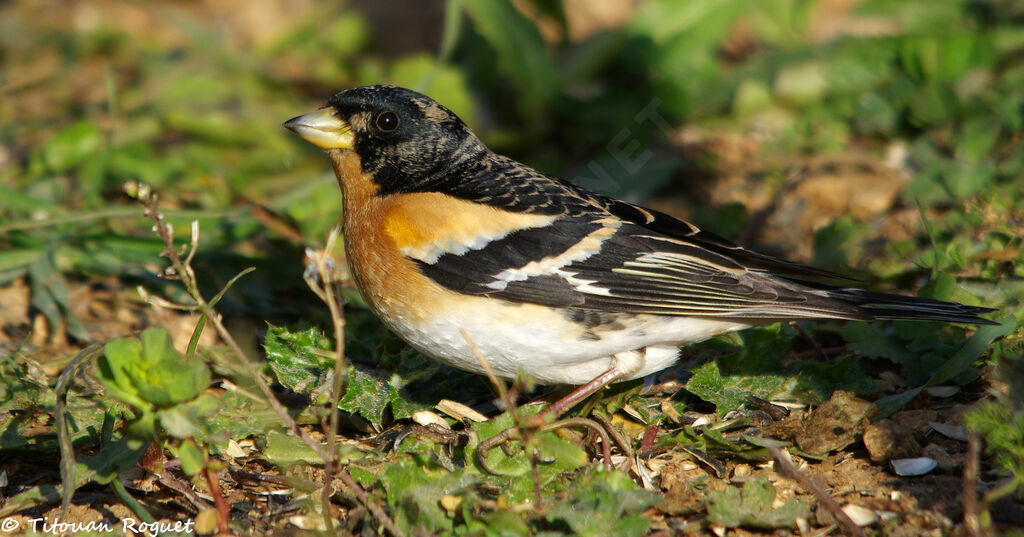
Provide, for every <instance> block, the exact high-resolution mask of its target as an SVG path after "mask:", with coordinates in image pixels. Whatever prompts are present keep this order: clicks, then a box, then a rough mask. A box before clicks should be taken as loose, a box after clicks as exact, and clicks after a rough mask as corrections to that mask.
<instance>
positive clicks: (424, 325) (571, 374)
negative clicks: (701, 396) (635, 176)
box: [284, 85, 996, 414]
mask: <svg viewBox="0 0 1024 537" xmlns="http://www.w3.org/2000/svg"><path fill="white" fill-rule="evenodd" d="M284 127H286V128H287V129H290V130H291V131H293V132H294V133H295V134H297V135H299V136H300V137H302V138H303V139H305V140H306V141H308V142H310V143H312V144H313V145H315V146H317V147H319V148H321V149H323V150H324V151H325V152H326V153H327V156H328V157H329V158H330V161H331V164H332V166H333V169H334V172H335V175H336V177H337V180H338V183H339V185H340V188H341V191H342V205H343V229H344V236H345V251H346V256H347V260H348V263H349V265H350V267H351V271H352V275H353V278H354V280H355V284H356V286H357V287H358V288H359V290H360V292H361V294H362V296H363V298H364V299H365V302H366V304H367V305H368V306H369V308H370V309H371V310H372V311H373V313H374V314H375V315H376V316H377V317H378V318H379V319H380V320H381V321H382V322H383V323H384V324H385V325H386V326H387V327H388V328H389V329H390V330H391V331H393V332H394V333H395V334H397V335H398V336H399V337H401V338H402V339H404V340H405V341H406V342H408V344H409V345H411V346H412V347H414V348H415V349H417V350H419V351H421V352H423V353H425V354H426V355H428V356H431V357H433V358H435V359H437V360H439V361H440V362H443V363H446V364H448V365H451V366H454V367H456V368H459V369H464V370H468V371H472V372H476V373H487V372H488V371H487V370H488V369H490V370H491V371H492V372H493V374H496V375H497V376H500V377H504V378H515V377H516V375H517V374H518V373H519V372H520V371H522V372H525V373H526V374H527V375H529V376H530V377H532V378H533V379H534V380H535V381H536V382H537V383H540V384H559V385H574V386H579V388H577V389H576V390H575V391H574V392H572V393H570V395H567V396H566V397H565V398H563V399H562V400H560V401H558V402H557V403H555V405H558V406H557V407H556V408H557V410H556V414H557V413H558V412H564V411H566V410H568V409H569V408H571V406H572V405H573V404H575V403H576V402H578V401H579V400H581V399H583V398H585V397H587V396H589V395H590V394H592V393H594V392H595V391H597V390H599V389H601V388H603V387H604V386H606V385H608V384H610V383H612V382H619V381H626V380H630V379H636V378H640V377H644V376H647V375H649V374H652V373H655V372H658V371H661V370H663V369H666V368H668V367H670V366H672V365H673V364H674V363H675V362H676V361H677V359H678V358H679V354H680V348H681V347H685V346H687V345H691V344H693V343H697V342H700V341H703V340H706V339H709V338H711V337H714V336H717V335H719V334H724V333H728V332H733V331H737V330H742V329H745V328H750V327H755V326H759V325H764V324H767V323H775V322H779V321H794V320H808V319H840V320H851V321H872V320H901V319H902V320H921V321H940V322H947V323H970V324H996V323H994V322H992V321H990V320H987V319H984V318H982V317H980V316H979V315H981V314H984V313H989V312H992V311H995V310H993V309H990V308H984V307H979V306H970V305H964V304H957V303H951V302H943V301H938V300H931V299H925V298H915V297H910V296H902V295H896V294H888V293H881V292H874V291H870V290H865V289H861V288H858V287H855V286H852V283H853V282H855V281H857V280H854V279H852V278H848V277H846V276H843V275H841V274H838V273H834V272H830V271H826V270H822V269H818V268H814V267H810V266H806V265H802V264H799V263H795V262H790V261H786V260H783V259H780V258H776V257H772V256H768V255H765V254H761V253H757V252H755V251H753V250H750V249H747V248H744V247H741V246H739V245H737V244H734V243H733V242H730V241H729V240H727V239H724V238H722V237H720V236H719V235H716V234H714V233H713V232H711V231H708V230H704V229H701V228H700V227H698V226H696V225H694V224H691V223H688V222H686V221H683V220H681V219H677V218H674V217H672V216H669V215H667V214H664V213H662V212H658V211H655V210H652V209H648V208H644V207H642V206H640V205H636V204H633V203H628V202H625V201H622V200H618V199H614V198H612V197H608V196H605V195H601V194H599V193H596V192H592V191H590V190H587V189H585V188H582V187H580V186H577V185H575V184H573V183H571V182H568V181H564V180H561V179H558V178H556V177H552V176H550V175H547V174H544V173H542V172H540V171H537V170H535V169H533V168H531V167H529V166H527V165H525V164H522V163H519V162H517V161H515V160H513V159H511V158H508V157H505V156H502V155H499V154H497V153H495V152H493V151H491V150H490V149H489V148H488V147H487V146H486V145H485V144H484V142H483V141H481V139H480V138H479V137H477V135H476V134H474V132H473V131H472V130H471V129H470V128H469V127H468V126H467V125H466V123H465V122H463V121H462V120H461V119H460V118H459V117H458V116H456V115H455V114H454V113H452V112H451V111H450V110H449V109H447V108H445V107H444V106H442V105H441V104H439V103H437V102H436V101H435V100H433V99H431V98H430V97H428V96H426V95H423V94H421V93H418V92H416V91H413V90H410V89H406V88H402V87H398V86H391V85H373V86H364V87H358V88H353V89H348V90H345V91H341V92H340V93H337V94H336V95H334V96H333V97H331V98H330V99H329V100H328V101H327V103H326V105H325V106H324V107H322V108H320V109H318V110H316V111H314V112H310V113H308V114H304V115H300V116H298V117H295V118H293V119H290V120H288V121H287V122H285V123H284ZM839 282H843V283H839ZM481 356H482V357H483V359H481V358H480V357H481ZM555 405H553V407H554V406H555Z"/></svg>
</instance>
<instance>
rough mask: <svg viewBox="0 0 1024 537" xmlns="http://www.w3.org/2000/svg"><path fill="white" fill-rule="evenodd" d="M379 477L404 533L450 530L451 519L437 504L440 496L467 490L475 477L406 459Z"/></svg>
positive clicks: (387, 468)
mask: <svg viewBox="0 0 1024 537" xmlns="http://www.w3.org/2000/svg"><path fill="white" fill-rule="evenodd" d="M379 480H380V483H381V486H382V487H383V488H384V490H385V491H386V492H387V497H388V505H390V506H391V509H392V511H393V513H394V517H395V524H397V525H398V527H399V529H401V530H403V531H405V532H406V533H407V534H417V533H420V532H422V533H423V534H434V533H440V532H444V531H451V529H452V519H451V518H449V517H448V515H447V513H446V512H445V511H444V509H443V508H442V507H441V505H440V503H439V500H440V499H441V497H442V496H444V495H446V494H458V493H460V492H462V491H464V490H466V489H468V488H469V487H471V486H472V485H473V483H474V481H475V480H476V478H475V476H474V475H473V474H471V473H469V472H465V471H457V472H448V471H447V470H445V469H443V468H439V467H436V466H432V465H426V464H420V463H419V462H417V461H416V459H414V458H407V459H403V460H401V461H399V462H396V463H393V464H390V465H388V466H387V467H386V468H384V470H383V471H382V472H381V474H380V477H379Z"/></svg>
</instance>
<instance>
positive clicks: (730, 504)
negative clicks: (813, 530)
mask: <svg viewBox="0 0 1024 537" xmlns="http://www.w3.org/2000/svg"><path fill="white" fill-rule="evenodd" d="M774 500H775V487H774V486H772V484H771V483H770V482H769V481H768V479H767V478H765V477H764V476H758V477H757V478H755V479H754V480H752V481H748V482H746V483H744V484H743V491H742V492H740V490H739V489H737V488H736V487H729V488H727V489H725V490H722V491H713V492H711V493H709V494H708V498H707V504H706V508H707V511H708V520H709V521H711V522H712V523H715V524H720V525H722V526H725V527H728V528H736V527H740V526H742V527H746V528H750V529H758V530H770V529H775V528H789V527H793V526H795V525H796V519H797V518H807V517H808V516H810V509H808V507H807V505H805V504H804V503H802V502H800V501H798V500H797V499H795V498H792V499H790V500H789V501H787V502H786V503H784V504H782V505H781V506H780V507H779V508H778V509H773V508H772V502H773V501H774Z"/></svg>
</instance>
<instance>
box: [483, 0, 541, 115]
mask: <svg viewBox="0 0 1024 537" xmlns="http://www.w3.org/2000/svg"><path fill="white" fill-rule="evenodd" d="M463 5H464V6H465V9H466V13H468V14H469V17H470V19H472V20H473V22H474V23H475V27H476V30H477V31H478V32H479V33H480V35H482V36H483V38H484V39H485V40H486V41H487V43H488V44H489V45H490V46H491V47H492V48H493V49H494V51H495V53H496V54H497V58H498V65H497V68H498V71H499V72H500V73H501V74H502V75H503V76H504V77H505V78H507V79H508V80H510V81H511V82H512V83H513V84H514V85H515V86H516V87H517V88H518V89H519V92H520V94H521V98H520V99H518V100H517V102H518V103H519V104H520V107H521V110H522V113H523V114H524V115H526V116H527V117H528V118H529V119H530V120H531V121H533V122H536V121H538V120H540V119H541V117H540V116H541V114H542V112H543V110H545V109H546V106H547V105H548V104H549V103H550V101H551V100H552V98H553V97H554V96H555V95H556V94H557V93H558V91H559V78H558V72H557V71H556V70H555V64H554V62H552V61H551V58H549V57H548V54H547V50H546V45H545V43H544V38H543V37H542V36H541V34H540V31H539V30H538V29H537V27H536V26H534V25H533V23H531V22H530V21H529V20H527V19H526V17H524V16H523V15H522V14H521V13H520V12H519V11H518V10H517V9H516V8H515V7H514V6H513V5H512V2H510V1H509V0H464V2H463Z"/></svg>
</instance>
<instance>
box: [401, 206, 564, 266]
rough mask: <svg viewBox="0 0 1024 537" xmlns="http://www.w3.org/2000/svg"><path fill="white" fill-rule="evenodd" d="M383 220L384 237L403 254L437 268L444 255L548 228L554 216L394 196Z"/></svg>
mask: <svg viewBox="0 0 1024 537" xmlns="http://www.w3.org/2000/svg"><path fill="white" fill-rule="evenodd" d="M391 201H393V203H390V204H389V205H390V207H388V209H387V210H386V211H385V214H384V218H383V222H382V224H383V228H384V232H385V233H386V234H387V235H388V236H390V237H391V239H392V240H393V241H395V245H396V246H397V247H398V249H399V250H401V252H402V254H403V255H406V256H409V257H412V258H415V259H419V260H420V261H424V262H426V263H433V262H434V261H436V260H437V258H438V257H440V256H442V255H444V254H449V253H451V254H462V253H465V252H467V251H469V250H473V249H477V248H482V247H483V246H484V245H486V244H487V243H488V242H490V241H493V240H496V239H500V238H502V237H504V236H505V235H508V234H509V233H512V232H514V231H517V230H520V229H524V228H533V227H541V226H546V225H548V224H550V223H551V222H553V221H554V220H555V217H553V216H546V215H536V214H526V213H512V212H508V211H504V210H502V209H498V208H495V207H491V206H489V205H484V204H482V203H474V202H472V201H465V200H460V199H458V198H453V197H451V196H448V195H446V194H440V193H436V192H425V193H415V194H400V195H398V196H395V197H394V198H393V199H392V200H391Z"/></svg>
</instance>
